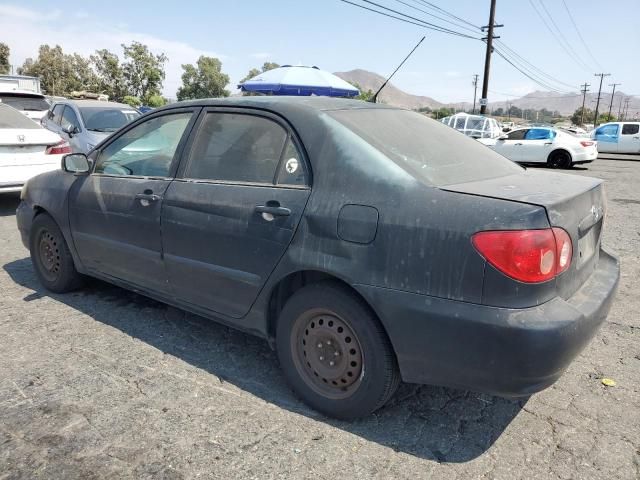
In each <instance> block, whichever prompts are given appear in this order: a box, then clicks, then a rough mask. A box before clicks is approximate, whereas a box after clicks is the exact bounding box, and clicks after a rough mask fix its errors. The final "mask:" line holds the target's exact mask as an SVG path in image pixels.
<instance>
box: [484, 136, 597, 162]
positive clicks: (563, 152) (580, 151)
mask: <svg viewBox="0 0 640 480" xmlns="http://www.w3.org/2000/svg"><path fill="white" fill-rule="evenodd" d="M479 141H480V142H481V143H483V144H484V145H487V146H488V147H489V148H491V149H492V150H495V151H496V152H498V153H499V154H500V155H504V156H505V157H507V158H508V159H509V160H512V161H514V162H518V163H522V164H534V163H543V164H546V165H548V166H549V167H551V168H558V167H560V168H571V167H572V166H573V165H576V164H579V163H590V162H593V161H594V160H595V159H596V158H598V143H597V142H596V141H594V140H590V139H588V138H580V137H577V136H575V135H573V134H572V133H569V132H563V131H561V130H558V129H557V128H550V127H532V128H517V129H515V130H511V131H510V132H509V133H507V134H505V135H501V136H500V137H498V138H496V139H480V140H479Z"/></svg>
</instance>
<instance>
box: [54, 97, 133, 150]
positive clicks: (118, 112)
mask: <svg viewBox="0 0 640 480" xmlns="http://www.w3.org/2000/svg"><path fill="white" fill-rule="evenodd" d="M139 116H140V113H139V112H138V111H137V110H135V109H134V108H132V107H130V106H129V105H125V104H123V103H115V102H104V101H99V100H60V101H57V102H55V103H54V104H53V105H51V109H50V110H49V112H48V113H47V115H46V116H45V117H44V118H43V120H42V125H43V126H44V127H45V128H47V129H49V130H51V131H52V132H55V133H57V134H59V135H60V136H61V137H62V138H64V139H66V140H67V141H68V142H69V145H71V150H73V152H74V153H88V152H89V151H90V150H91V149H92V148H93V147H95V146H96V145H97V144H99V143H100V142H101V141H102V140H104V139H105V138H107V137H108V136H109V135H111V134H112V133H113V132H115V131H116V130H118V129H119V128H120V127H122V126H124V125H126V124H127V123H129V122H130V121H132V120H134V119H136V118H138V117H139Z"/></svg>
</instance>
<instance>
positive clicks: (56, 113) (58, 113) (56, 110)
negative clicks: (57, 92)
mask: <svg viewBox="0 0 640 480" xmlns="http://www.w3.org/2000/svg"><path fill="white" fill-rule="evenodd" d="M63 110H64V105H62V104H58V105H56V106H55V107H53V115H52V117H51V121H52V122H54V123H56V124H58V125H59V124H60V120H61V119H62V111H63Z"/></svg>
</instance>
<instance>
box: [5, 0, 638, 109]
mask: <svg viewBox="0 0 640 480" xmlns="http://www.w3.org/2000/svg"><path fill="white" fill-rule="evenodd" d="M353 1H354V2H355V3H360V4H363V5H368V6H370V7H371V6H372V5H370V4H367V3H366V2H365V1H363V0H353ZM374 1H375V3H379V4H381V5H384V6H386V7H388V8H392V9H396V10H401V11H402V12H404V13H406V14H408V15H412V16H415V17H416V18H420V19H424V20H426V21H431V22H433V23H438V24H441V25H444V26H447V27H450V28H452V29H455V30H457V31H460V32H464V33H468V34H469V35H475V36H480V34H479V33H477V32H476V31H475V30H473V29H471V30H463V28H462V26H459V25H456V26H454V25H451V24H446V23H444V22H443V21H442V20H439V19H436V18H433V17H430V16H429V15H427V13H424V12H420V11H419V10H417V9H422V10H424V11H425V12H429V13H433V14H436V15H440V16H443V14H442V13H441V12H440V13H439V12H437V11H436V10H433V9H430V8H429V7H428V6H427V5H426V3H425V2H424V1H423V0H374ZM541 2H542V3H541ZM565 2H566V5H567V7H568V9H569V11H570V12H571V14H572V17H573V20H574V21H575V24H576V25H577V27H578V29H579V31H580V33H581V34H582V37H583V38H584V40H585V42H586V44H587V46H588V47H589V49H590V51H591V54H592V55H593V58H592V56H591V55H590V54H589V53H588V52H587V51H586V49H585V47H584V45H583V44H582V42H581V41H580V38H579V36H578V34H577V32H576V29H575V28H574V26H573V23H572V22H571V19H570V17H569V15H568V14H567V11H566V10H565V6H564V4H563V2H562V0H531V1H530V0H498V3H497V10H496V12H497V13H496V19H497V21H498V22H499V23H503V24H504V25H505V26H504V28H501V29H499V30H498V34H499V35H500V36H501V41H503V42H504V43H505V44H506V45H507V46H508V47H510V48H511V49H513V50H514V51H515V52H517V53H518V54H519V55H520V56H521V57H523V58H524V59H526V60H527V61H529V62H530V63H531V64H533V65H534V66H535V67H538V68H539V69H541V70H542V71H543V72H545V73H546V74H547V75H550V76H551V77H553V78H554V80H549V79H548V78H545V77H540V79H544V80H546V81H548V82H549V83H552V84H553V86H554V87H555V88H557V89H558V90H563V91H573V92H576V91H578V89H579V86H578V85H579V84H581V83H584V82H585V80H586V81H587V82H588V83H591V84H592V86H591V89H592V90H593V89H594V88H595V89H597V79H596V78H594V76H593V74H594V73H596V72H600V71H604V72H605V73H611V74H612V75H611V76H610V77H607V78H605V82H604V85H605V90H607V89H610V87H608V86H607V84H609V83H612V82H620V83H622V85H621V86H620V87H618V89H620V90H622V91H624V92H625V93H627V94H640V66H639V64H638V58H640V57H639V55H640V54H639V53H638V51H639V48H640V33H639V32H640V28H639V27H638V18H640V0H617V1H615V2H602V1H596V0H565ZM403 3H404V4H406V5H404V4H403ZM431 3H432V4H433V5H436V6H440V7H442V8H444V9H446V10H448V11H449V12H451V13H454V14H455V15H457V16H458V17H460V18H462V19H464V20H466V21H468V22H469V23H470V24H473V25H485V24H486V23H487V22H488V15H489V0H458V1H455V2H452V1H444V0H432V1H431ZM411 7H413V8H411ZM534 7H535V8H534ZM545 7H546V9H547V11H548V12H549V14H550V15H551V16H552V18H553V21H554V22H555V24H556V25H557V27H558V28H559V29H560V30H561V31H562V34H563V35H564V38H565V39H566V41H567V43H568V44H569V46H568V47H565V48H564V49H563V48H562V47H561V46H560V45H559V42H558V40H557V39H556V38H554V37H553V36H552V35H551V33H549V30H548V29H547V28H546V27H545V25H544V23H543V21H542V20H541V19H540V18H539V16H538V14H537V13H536V9H537V11H538V12H540V13H541V14H542V15H545V11H544V9H543V8H545ZM388 13H390V12H388ZM444 18H445V19H448V20H452V21H454V20H453V19H451V18H450V17H444ZM547 24H549V27H550V28H552V29H553V28H554V25H553V23H552V22H551V21H550V20H549V18H548V17H547ZM462 25H463V26H465V27H468V28H471V27H470V26H469V25H467V24H462ZM423 34H426V35H427V39H426V40H425V42H424V43H423V44H422V46H421V47H420V49H419V50H418V51H417V52H416V53H415V55H414V56H413V57H412V58H411V59H410V60H409V62H407V64H405V66H404V68H403V69H402V70H401V71H400V72H399V73H398V75H397V76H396V77H395V78H394V80H393V83H395V84H396V85H397V86H398V87H400V88H402V89H403V90H405V91H407V92H409V93H414V94H420V95H428V96H430V97H433V98H435V99H437V100H439V101H446V102H456V101H470V100H471V99H472V98H473V88H472V86H471V80H472V75H473V74H474V73H478V74H480V75H481V77H480V78H482V68H483V63H484V48H485V47H484V44H483V43H482V42H480V41H477V40H471V39H467V38H460V37H455V36H451V35H447V34H444V33H440V32H434V31H431V30H425V29H423V28H420V27H418V26H415V25H410V24H406V23H402V22H399V21H397V20H393V19H390V18H386V17H382V16H380V15H377V14H374V13H370V12H367V11H365V10H362V9H359V8H356V7H354V6H351V5H348V4H346V3H343V2H341V1H339V0H271V1H264V0H262V1H257V0H244V1H236V2H232V1H229V0H226V1H224V2H220V1H216V0H209V1H199V0H194V1H189V0H183V1H180V2H178V1H155V2H133V1H131V0H129V1H126V2H125V1H121V0H111V1H109V2H93V1H91V0H87V1H85V2H81V3H78V2H77V1H69V0H57V1H56V2H43V1H35V0H20V1H16V2H0V41H3V42H6V43H8V44H9V46H10V47H11V51H12V58H11V63H13V64H17V65H19V64H21V63H22V62H23V61H24V59H25V58H26V57H29V56H36V55H37V48H38V46H39V45H40V44H42V43H49V44H52V45H53V44H59V45H61V46H62V47H63V49H64V50H65V51H66V52H69V53H71V52H74V51H75V52H78V53H81V54H85V55H88V54H89V53H91V52H92V51H94V50H96V49H98V48H108V49H110V50H112V51H114V52H117V53H118V54H121V49H120V47H119V45H120V44H121V43H129V42H131V41H133V40H138V41H141V42H144V43H146V44H147V45H149V47H150V48H151V49H152V50H153V51H155V52H165V53H166V54H167V56H168V57H169V63H168V64H167V78H166V81H165V92H164V93H165V95H166V96H170V97H175V91H176V89H177V88H178V86H179V85H180V74H181V73H182V69H181V68H180V65H181V64H183V63H194V62H195V61H196V60H197V58H198V56H199V55H201V54H206V55H214V56H217V57H219V58H220V59H221V60H222V63H223V70H224V71H225V72H226V73H228V74H229V75H230V77H231V81H232V83H233V84H234V85H235V84H236V83H237V81H238V80H240V79H241V78H242V77H244V75H246V73H247V71H248V70H249V69H250V68H252V67H257V66H260V65H261V64H262V62H264V61H266V60H269V61H275V62H278V63H280V64H305V65H317V66H318V67H320V68H322V69H325V70H329V71H345V70H351V69H354V68H362V69H366V70H370V71H374V72H377V73H380V74H382V75H387V74H389V73H390V72H392V71H393V69H394V68H395V67H396V65H397V64H398V63H399V62H400V61H401V60H402V58H403V57H404V56H405V55H406V53H407V52H408V51H409V50H410V49H411V48H412V47H413V45H414V44H415V43H416V42H417V41H418V40H419V39H420V37H421V36H422V35H423ZM499 48H500V47H499ZM503 50H504V47H503ZM565 50H568V51H569V53H571V55H570V54H569V53H568V52H567V51H565ZM572 50H573V51H574V52H575V53H577V57H578V58H575V56H574V54H573V53H572ZM491 72H492V74H491V82H490V87H489V88H490V90H491V91H493V92H500V93H490V94H489V100H490V101H496V100H504V99H505V98H506V97H505V96H504V95H502V94H510V95H517V96H520V95H523V94H525V93H528V92H531V91H534V90H544V88H542V87H540V86H538V85H536V84H535V83H534V82H533V81H531V80H530V79H528V78H526V77H525V76H523V75H522V74H521V73H520V72H518V71H517V70H516V69H514V68H513V67H512V66H511V65H509V64H508V63H506V62H505V61H504V60H503V59H502V58H500V57H499V56H498V55H495V54H494V56H493V62H492V70H491ZM555 80H558V81H560V82H563V83H556V82H555ZM480 83H481V82H480ZM480 83H479V84H480ZM607 91H608V90H607Z"/></svg>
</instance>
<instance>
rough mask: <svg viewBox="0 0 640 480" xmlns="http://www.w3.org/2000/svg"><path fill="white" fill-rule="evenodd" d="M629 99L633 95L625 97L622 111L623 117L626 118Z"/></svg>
mask: <svg viewBox="0 0 640 480" xmlns="http://www.w3.org/2000/svg"><path fill="white" fill-rule="evenodd" d="M629 100H631V97H627V98H625V99H624V110H623V111H622V118H623V119H626V118H627V114H628V113H629Z"/></svg>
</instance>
